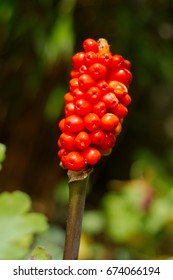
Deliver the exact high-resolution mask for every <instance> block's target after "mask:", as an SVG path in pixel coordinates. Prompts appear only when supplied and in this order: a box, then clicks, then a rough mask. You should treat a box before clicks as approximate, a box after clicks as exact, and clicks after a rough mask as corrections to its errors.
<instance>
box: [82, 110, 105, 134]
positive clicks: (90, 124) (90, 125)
mask: <svg viewBox="0 0 173 280" xmlns="http://www.w3.org/2000/svg"><path fill="white" fill-rule="evenodd" d="M84 124H85V127H86V128H87V129H88V130H89V131H94V130H97V129H98V128H99V127H100V124H101V122H100V118H99V117H98V116H97V115H96V114H94V113H89V114H88V115H86V116H85V117H84Z"/></svg>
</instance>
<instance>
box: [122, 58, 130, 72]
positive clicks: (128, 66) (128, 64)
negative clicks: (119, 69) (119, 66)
mask: <svg viewBox="0 0 173 280" xmlns="http://www.w3.org/2000/svg"><path fill="white" fill-rule="evenodd" d="M123 68H126V69H127V70H130V68H131V62H130V61H129V60H127V59H124V62H123Z"/></svg>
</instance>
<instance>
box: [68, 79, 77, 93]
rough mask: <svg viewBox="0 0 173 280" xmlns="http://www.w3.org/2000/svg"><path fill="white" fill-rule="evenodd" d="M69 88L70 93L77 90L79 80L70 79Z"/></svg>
mask: <svg viewBox="0 0 173 280" xmlns="http://www.w3.org/2000/svg"><path fill="white" fill-rule="evenodd" d="M69 87H70V91H71V92H72V91H73V90H75V89H76V88H78V87H79V79H78V78H74V79H71V80H70V83H69Z"/></svg>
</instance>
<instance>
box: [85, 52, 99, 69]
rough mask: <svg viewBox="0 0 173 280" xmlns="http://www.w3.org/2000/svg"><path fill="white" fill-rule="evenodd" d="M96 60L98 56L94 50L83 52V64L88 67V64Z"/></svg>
mask: <svg viewBox="0 0 173 280" xmlns="http://www.w3.org/2000/svg"><path fill="white" fill-rule="evenodd" d="M96 62H98V56H97V54H96V53H94V52H87V53H86V54H85V64H86V66H87V67H89V66H90V65H92V64H94V63H96Z"/></svg>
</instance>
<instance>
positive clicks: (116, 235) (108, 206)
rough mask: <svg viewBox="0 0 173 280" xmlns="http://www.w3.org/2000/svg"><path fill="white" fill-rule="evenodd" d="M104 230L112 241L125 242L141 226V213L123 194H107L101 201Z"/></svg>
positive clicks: (138, 230) (136, 232) (133, 235)
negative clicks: (104, 222)
mask: <svg viewBox="0 0 173 280" xmlns="http://www.w3.org/2000/svg"><path fill="white" fill-rule="evenodd" d="M103 207H104V211H105V221H106V225H105V231H106V233H107V234H108V236H109V237H110V238H111V240H112V241H114V242H127V241H129V240H131V238H133V237H135V235H136V234H138V232H140V230H141V228H142V219H141V218H142V213H141V212H140V211H139V210H138V209H137V208H136V206H135V205H133V203H132V202H131V201H128V198H127V197H126V196H123V195H121V196H120V195H119V196H118V195H116V194H113V193H110V194H108V195H107V196H106V197H105V198H104V201H103Z"/></svg>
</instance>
